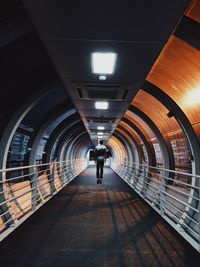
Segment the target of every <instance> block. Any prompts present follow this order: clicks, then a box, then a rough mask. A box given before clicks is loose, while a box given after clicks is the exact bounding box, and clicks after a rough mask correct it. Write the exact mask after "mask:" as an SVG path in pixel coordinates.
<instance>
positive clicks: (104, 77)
mask: <svg viewBox="0 0 200 267" xmlns="http://www.w3.org/2000/svg"><path fill="white" fill-rule="evenodd" d="M106 79H107V78H106V76H105V75H100V76H99V80H100V81H105V80H106Z"/></svg>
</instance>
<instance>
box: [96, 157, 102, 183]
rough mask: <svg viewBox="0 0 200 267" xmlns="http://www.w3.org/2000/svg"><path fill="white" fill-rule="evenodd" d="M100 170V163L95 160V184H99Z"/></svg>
mask: <svg viewBox="0 0 200 267" xmlns="http://www.w3.org/2000/svg"><path fill="white" fill-rule="evenodd" d="M100 168H101V161H99V160H97V164H96V177H97V184H100V183H101V179H100V178H99V177H100V176H99V169H100Z"/></svg>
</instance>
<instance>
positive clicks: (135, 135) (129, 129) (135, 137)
mask: <svg viewBox="0 0 200 267" xmlns="http://www.w3.org/2000/svg"><path fill="white" fill-rule="evenodd" d="M119 125H121V126H122V127H123V128H125V129H126V130H127V131H128V132H129V133H130V134H131V135H132V136H133V138H134V139H135V140H136V142H137V143H138V144H143V142H142V140H141V138H140V136H139V135H138V134H137V133H136V131H134V130H133V129H132V128H131V127H130V126H129V125H128V124H127V123H125V122H123V121H120V123H119Z"/></svg>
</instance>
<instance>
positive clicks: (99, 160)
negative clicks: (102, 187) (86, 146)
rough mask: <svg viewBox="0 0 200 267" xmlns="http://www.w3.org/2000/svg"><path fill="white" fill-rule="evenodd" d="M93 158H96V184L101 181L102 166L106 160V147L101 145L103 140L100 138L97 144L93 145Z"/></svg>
mask: <svg viewBox="0 0 200 267" xmlns="http://www.w3.org/2000/svg"><path fill="white" fill-rule="evenodd" d="M94 152H95V160H96V178H97V184H101V183H102V179H103V168H104V163H105V161H106V153H107V148H106V146H105V145H103V140H100V142H99V144H98V145H97V146H96V147H95V151H94Z"/></svg>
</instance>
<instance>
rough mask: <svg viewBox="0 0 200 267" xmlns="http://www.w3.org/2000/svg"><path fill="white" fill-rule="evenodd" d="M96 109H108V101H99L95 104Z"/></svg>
mask: <svg viewBox="0 0 200 267" xmlns="http://www.w3.org/2000/svg"><path fill="white" fill-rule="evenodd" d="M95 108H96V109H108V102H106V101H97V102H95Z"/></svg>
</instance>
